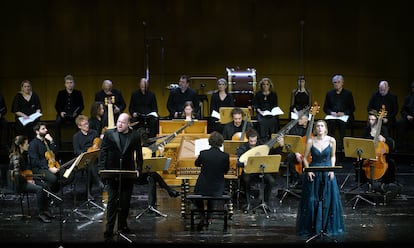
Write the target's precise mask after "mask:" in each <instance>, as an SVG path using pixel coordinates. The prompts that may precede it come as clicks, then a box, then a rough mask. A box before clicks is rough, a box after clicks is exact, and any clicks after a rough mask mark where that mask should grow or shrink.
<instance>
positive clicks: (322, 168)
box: [304, 166, 342, 243]
mask: <svg viewBox="0 0 414 248" xmlns="http://www.w3.org/2000/svg"><path fill="white" fill-rule="evenodd" d="M340 169H342V166H311V167H307V168H305V171H304V173H307V172H328V171H335V170H340ZM323 179H324V176H322V180H321V181H320V183H321V184H325V182H324V180H323ZM320 187H323V186H320ZM319 194H321V191H320V192H319ZM319 204H322V207H321V209H322V213H321V215H322V228H321V231H320V232H319V233H317V234H315V235H313V236H312V237H310V238H309V239H307V240H306V243H308V242H309V241H311V240H313V239H315V238H317V237H320V238H323V237H325V236H328V234H327V233H326V227H327V226H328V219H329V216H327V218H326V219H324V218H323V217H324V216H325V215H324V211H325V207H324V206H325V204H324V197H323V192H322V195H319ZM328 211H329V209H328ZM316 219H317V217H315V219H314V221H316ZM313 226H316V223H313Z"/></svg>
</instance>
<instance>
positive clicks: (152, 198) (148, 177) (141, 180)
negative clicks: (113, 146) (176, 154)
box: [137, 128, 180, 207]
mask: <svg viewBox="0 0 414 248" xmlns="http://www.w3.org/2000/svg"><path fill="white" fill-rule="evenodd" d="M137 132H139V133H140V135H141V139H142V142H143V144H145V143H146V142H145V140H146V139H147V138H148V136H147V135H146V133H145V130H144V129H142V128H139V129H138V130H137ZM164 149H165V148H164V146H163V145H159V146H158V151H159V154H158V156H159V157H163V155H164ZM153 156H157V155H156V153H155V154H153ZM157 183H158V185H159V186H160V187H161V188H162V189H165V190H166V191H167V192H168V195H169V196H170V197H174V198H175V197H178V196H179V195H180V193H179V192H178V191H176V190H174V189H173V188H172V187H170V186H169V185H168V184H167V183H166V182H165V181H164V179H163V178H162V177H161V176H160V174H158V173H157V172H143V173H142V174H141V176H140V177H138V181H137V184H138V185H143V184H148V187H149V195H148V205H150V206H153V207H154V206H155V205H156V202H157V188H156V186H157Z"/></svg>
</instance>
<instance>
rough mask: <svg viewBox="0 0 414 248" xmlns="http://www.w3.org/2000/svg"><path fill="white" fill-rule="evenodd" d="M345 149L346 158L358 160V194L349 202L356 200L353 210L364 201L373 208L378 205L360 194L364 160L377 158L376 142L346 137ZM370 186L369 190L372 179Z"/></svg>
mask: <svg viewBox="0 0 414 248" xmlns="http://www.w3.org/2000/svg"><path fill="white" fill-rule="evenodd" d="M344 149H345V156H346V157H353V158H356V159H357V168H356V170H357V178H358V185H357V189H358V194H357V195H355V196H354V197H353V198H352V199H351V200H350V201H349V202H351V201H353V200H355V203H354V205H353V206H352V209H355V207H356V205H357V204H358V202H359V200H363V201H365V202H367V203H369V204H371V205H372V206H375V205H376V203H375V202H372V201H370V200H368V199H366V198H365V197H363V196H362V195H361V194H360V192H361V189H360V186H361V170H362V163H363V159H373V158H375V157H376V153H375V145H374V140H371V139H361V138H352V137H344ZM372 171H373V168H371V172H372ZM370 181H371V182H370V185H369V188H371V184H372V177H371V179H370Z"/></svg>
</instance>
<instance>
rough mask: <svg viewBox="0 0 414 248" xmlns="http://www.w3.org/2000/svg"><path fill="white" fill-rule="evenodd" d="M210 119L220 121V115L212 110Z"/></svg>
mask: <svg viewBox="0 0 414 248" xmlns="http://www.w3.org/2000/svg"><path fill="white" fill-rule="evenodd" d="M211 117H214V118H217V119H219V120H220V113H219V112H217V111H215V110H213V111H212V112H211Z"/></svg>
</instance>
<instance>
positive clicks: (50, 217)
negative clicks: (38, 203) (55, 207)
mask: <svg viewBox="0 0 414 248" xmlns="http://www.w3.org/2000/svg"><path fill="white" fill-rule="evenodd" d="M43 214H44V215H46V216H47V217H48V218H49V219H54V218H56V216H55V215H53V214H52V213H51V212H50V211H49V210H48V211H44V212H43Z"/></svg>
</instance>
